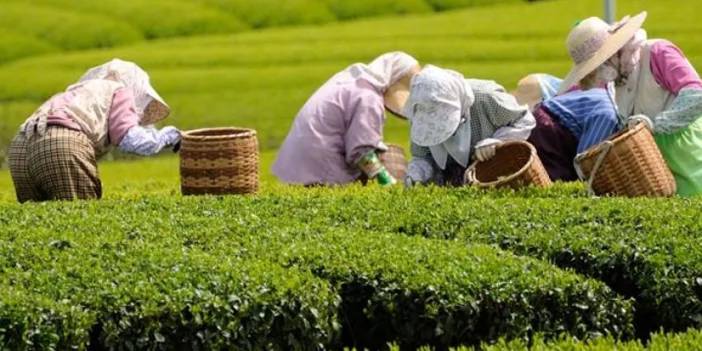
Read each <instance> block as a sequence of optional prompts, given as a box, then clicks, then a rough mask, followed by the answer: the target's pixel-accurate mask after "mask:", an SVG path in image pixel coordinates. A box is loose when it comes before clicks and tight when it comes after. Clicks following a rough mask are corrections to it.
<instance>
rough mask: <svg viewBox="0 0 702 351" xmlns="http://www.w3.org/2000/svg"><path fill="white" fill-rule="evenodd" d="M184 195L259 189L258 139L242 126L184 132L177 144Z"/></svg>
mask: <svg viewBox="0 0 702 351" xmlns="http://www.w3.org/2000/svg"><path fill="white" fill-rule="evenodd" d="M180 178H181V192H182V193H183V195H199V194H249V193H255V192H256V191H258V139H257V138H256V131H255V130H252V129H244V128H208V129H197V130H192V131H188V132H184V133H183V140H182V142H181V147H180Z"/></svg>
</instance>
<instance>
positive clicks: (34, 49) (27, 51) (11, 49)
mask: <svg viewBox="0 0 702 351" xmlns="http://www.w3.org/2000/svg"><path fill="white" fill-rule="evenodd" d="M52 51H56V48H55V47H53V46H52V45H51V44H49V43H47V42H45V41H43V40H40V39H37V38H35V37H32V36H29V35H24V34H20V33H16V32H12V31H9V30H5V29H0V64H2V63H5V62H7V61H12V60H15V59H18V58H22V57H27V56H32V55H40V54H45V53H48V52H52Z"/></svg>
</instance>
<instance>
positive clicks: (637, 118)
mask: <svg viewBox="0 0 702 351" xmlns="http://www.w3.org/2000/svg"><path fill="white" fill-rule="evenodd" d="M639 123H644V125H645V126H646V128H648V130H650V131H653V122H651V119H650V118H648V117H647V116H645V115H633V116H631V117H629V120H628V121H627V123H626V124H627V127H629V128H634V127H635V126H636V125H637V124H639Z"/></svg>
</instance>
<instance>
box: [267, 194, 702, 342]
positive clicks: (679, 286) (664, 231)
mask: <svg viewBox="0 0 702 351" xmlns="http://www.w3.org/2000/svg"><path fill="white" fill-rule="evenodd" d="M559 194H561V195H560V196H559ZM583 194H584V193H583V192H582V188H581V186H577V185H568V186H558V187H555V188H553V189H551V190H548V191H546V192H542V191H539V190H537V189H528V190H524V191H521V192H518V193H512V195H510V192H505V191H496V192H480V191H475V190H472V189H437V188H428V189H426V188H425V189H412V190H410V191H407V190H401V189H396V190H393V191H388V192H386V191H383V192H378V191H374V190H373V189H364V190H359V189H354V188H351V189H347V190H339V189H335V190H333V191H329V190H323V189H321V190H312V191H310V190H308V189H305V190H304V191H303V190H301V189H300V190H299V191H298V190H294V189H292V190H290V191H289V192H288V193H285V192H284V191H283V192H281V193H280V194H279V195H271V196H269V197H266V198H265V199H261V200H259V201H260V202H261V203H262V205H261V206H260V208H264V209H265V206H266V205H263V203H274V204H276V206H280V207H284V208H286V209H288V211H289V213H290V214H289V216H291V217H294V218H304V219H305V220H306V221H307V223H309V225H314V226H319V227H327V226H332V227H334V226H336V227H344V228H359V229H362V230H377V231H384V232H393V233H398V234H403V235H410V236H424V237H430V238H442V239H449V240H458V241H461V242H465V243H484V244H490V245H494V246H497V247H500V248H502V249H505V250H509V251H512V252H514V253H516V254H518V255H524V256H531V257H535V258H539V259H543V260H546V261H548V262H552V263H554V264H555V265H557V266H559V267H561V268H568V269H574V270H576V271H577V272H579V273H581V274H584V275H587V276H589V277H592V278H595V279H598V280H602V281H603V282H605V283H607V284H608V285H609V286H610V287H611V288H612V289H614V290H615V291H617V292H618V293H620V294H622V295H623V296H627V297H632V298H635V299H636V301H637V306H636V310H637V321H636V325H637V328H638V330H637V333H638V334H639V335H642V336H643V335H646V334H647V333H649V332H651V331H655V330H657V329H658V328H660V327H663V328H665V329H666V330H672V331H679V330H685V329H687V328H688V327H700V326H702V260H700V258H701V257H702V243H701V242H700V240H699V233H701V232H702V222H700V221H699V213H700V211H702V201H699V200H686V199H624V198H619V199H615V198H611V199H607V198H602V199H591V198H587V197H584V196H583ZM256 207H257V208H259V206H256Z"/></svg>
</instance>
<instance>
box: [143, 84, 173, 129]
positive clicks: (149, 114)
mask: <svg viewBox="0 0 702 351" xmlns="http://www.w3.org/2000/svg"><path fill="white" fill-rule="evenodd" d="M146 94H147V95H148V96H150V97H151V98H152V99H153V102H152V103H156V106H153V107H151V108H147V109H146V110H147V111H144V117H143V118H142V120H141V123H142V124H144V125H148V124H155V123H157V122H160V121H162V120H164V119H166V117H168V115H169V114H170V112H171V108H170V107H169V106H168V104H166V102H165V101H163V98H162V97H161V95H159V94H158V93H157V92H156V90H155V89H154V88H153V87H152V86H151V84H149V86H148V87H147V88H146ZM147 107H148V106H147Z"/></svg>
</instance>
